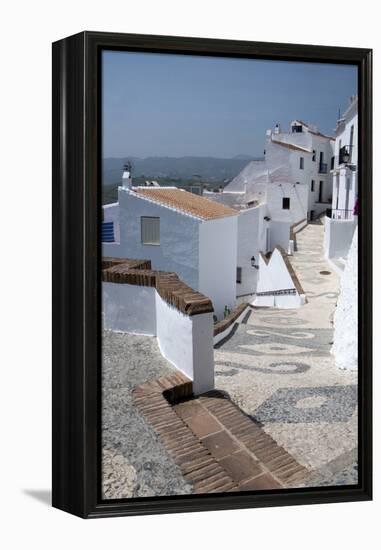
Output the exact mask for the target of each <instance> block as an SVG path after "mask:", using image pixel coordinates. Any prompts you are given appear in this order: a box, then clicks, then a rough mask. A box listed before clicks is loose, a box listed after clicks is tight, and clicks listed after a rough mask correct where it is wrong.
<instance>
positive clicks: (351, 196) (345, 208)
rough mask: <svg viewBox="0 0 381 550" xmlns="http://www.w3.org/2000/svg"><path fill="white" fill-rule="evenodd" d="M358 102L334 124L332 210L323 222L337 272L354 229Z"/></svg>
mask: <svg viewBox="0 0 381 550" xmlns="http://www.w3.org/2000/svg"><path fill="white" fill-rule="evenodd" d="M357 104H358V99H357V96H353V97H351V98H350V102H349V106H348V108H347V110H346V111H345V113H344V114H343V115H342V116H341V117H340V118H339V120H338V121H337V126H336V130H335V134H336V139H335V150H334V153H335V155H334V163H333V166H332V176H333V193H332V204H331V205H330V206H331V209H330V210H328V212H327V214H328V215H327V216H326V218H325V253H326V257H327V258H328V259H331V260H333V261H334V263H335V265H336V266H338V267H339V268H343V267H344V261H345V258H346V257H347V254H348V251H349V248H350V245H351V242H352V237H353V233H354V230H355V226H356V223H357V212H356V201H357V195H358V167H357V163H358V108H357Z"/></svg>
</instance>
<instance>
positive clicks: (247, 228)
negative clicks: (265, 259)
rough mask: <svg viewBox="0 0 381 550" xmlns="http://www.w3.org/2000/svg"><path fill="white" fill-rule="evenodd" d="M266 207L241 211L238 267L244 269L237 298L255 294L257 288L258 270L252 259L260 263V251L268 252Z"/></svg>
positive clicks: (261, 206)
mask: <svg viewBox="0 0 381 550" xmlns="http://www.w3.org/2000/svg"><path fill="white" fill-rule="evenodd" d="M266 212H267V208H266V205H259V206H257V207H255V208H249V209H247V210H241V211H240V214H239V216H238V227H237V230H238V245H237V267H240V268H241V269H242V277H241V283H237V289H236V294H237V296H245V295H247V294H253V293H254V292H255V291H256V288H257V279H258V270H257V269H255V268H254V267H252V265H251V258H252V256H254V257H255V260H256V262H257V263H258V261H259V251H264V250H266V228H267V226H268V225H269V222H266V221H265V220H264V217H265V216H266Z"/></svg>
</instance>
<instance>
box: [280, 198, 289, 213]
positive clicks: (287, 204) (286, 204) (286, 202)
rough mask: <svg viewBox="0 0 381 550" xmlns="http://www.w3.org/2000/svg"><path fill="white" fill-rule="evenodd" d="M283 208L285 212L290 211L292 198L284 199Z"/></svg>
mask: <svg viewBox="0 0 381 550" xmlns="http://www.w3.org/2000/svg"><path fill="white" fill-rule="evenodd" d="M282 208H283V210H290V198H289V197H283V201H282Z"/></svg>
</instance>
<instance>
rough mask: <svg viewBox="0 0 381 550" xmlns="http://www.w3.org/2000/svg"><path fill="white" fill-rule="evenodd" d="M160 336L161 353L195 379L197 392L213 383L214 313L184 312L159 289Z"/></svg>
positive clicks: (158, 329)
mask: <svg viewBox="0 0 381 550" xmlns="http://www.w3.org/2000/svg"><path fill="white" fill-rule="evenodd" d="M156 315H157V339H158V343H159V347H160V351H161V353H162V355H163V356H164V357H165V358H166V359H168V361H170V362H171V363H172V364H173V365H174V366H175V367H177V368H178V369H179V370H181V372H183V373H184V374H186V375H187V376H188V377H189V378H190V379H191V380H193V391H194V392H195V393H196V394H199V393H203V392H205V391H208V390H211V389H213V387H214V359H213V317H212V313H204V314H201V315H193V316H191V317H189V316H187V315H184V314H183V313H181V312H180V311H178V310H177V309H176V308H174V307H172V306H170V305H169V304H167V303H166V302H165V301H164V300H163V299H162V298H161V297H160V295H159V294H157V293H156Z"/></svg>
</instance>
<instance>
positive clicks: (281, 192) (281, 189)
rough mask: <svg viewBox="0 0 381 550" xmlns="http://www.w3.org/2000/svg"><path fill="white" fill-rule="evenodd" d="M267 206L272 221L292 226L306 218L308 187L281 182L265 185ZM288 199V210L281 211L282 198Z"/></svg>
mask: <svg viewBox="0 0 381 550" xmlns="http://www.w3.org/2000/svg"><path fill="white" fill-rule="evenodd" d="M266 189H267V194H266V200H267V206H268V210H269V215H270V217H271V219H272V220H273V221H283V222H286V221H288V222H290V224H291V225H292V224H294V223H296V222H298V221H300V220H302V219H303V218H306V217H307V211H308V185H306V184H302V183H300V184H296V183H289V182H287V181H282V182H279V183H272V184H269V185H267V188H266ZM284 197H288V198H289V199H290V209H289V210H286V209H283V198H284Z"/></svg>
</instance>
